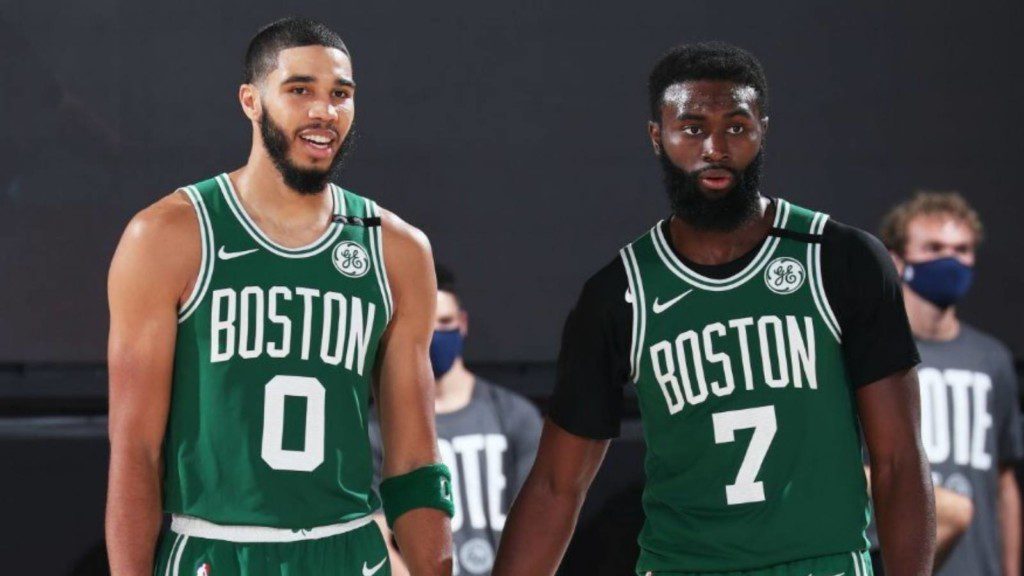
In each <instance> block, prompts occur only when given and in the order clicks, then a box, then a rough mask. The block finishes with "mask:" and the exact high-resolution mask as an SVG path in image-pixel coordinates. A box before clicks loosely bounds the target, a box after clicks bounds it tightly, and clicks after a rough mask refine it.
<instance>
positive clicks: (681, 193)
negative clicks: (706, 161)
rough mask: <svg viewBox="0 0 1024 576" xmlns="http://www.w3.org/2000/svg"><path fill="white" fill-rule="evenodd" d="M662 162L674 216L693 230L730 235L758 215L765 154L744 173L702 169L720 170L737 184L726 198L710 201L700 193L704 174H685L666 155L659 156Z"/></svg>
mask: <svg viewBox="0 0 1024 576" xmlns="http://www.w3.org/2000/svg"><path fill="white" fill-rule="evenodd" d="M658 161H659V162H660V164H661V169H662V172H663V178H664V182H665V190H666V192H667V193H668V197H669V201H670V202H671V205H672V214H674V215H675V216H676V217H678V218H679V219H680V220H682V221H683V222H686V223H687V224H689V225H690V226H693V227H694V228H697V229H700V230H713V231H720V232H728V231H729V230H735V229H736V228H738V227H739V225H740V224H743V223H744V222H746V221H747V220H748V219H750V218H752V217H754V216H755V215H756V214H757V213H758V188H759V187H760V185H761V165H762V163H763V162H764V151H763V150H762V151H760V152H758V153H757V156H755V157H754V159H753V160H752V161H751V162H750V164H749V165H748V166H747V167H746V168H745V169H743V171H742V172H739V171H736V170H733V169H731V168H726V167H724V166H715V165H712V166H709V167H707V168H703V169H702V170H707V169H709V168H719V169H722V170H728V171H729V172H730V173H732V175H733V180H734V182H735V184H733V187H732V189H731V190H729V191H728V192H727V193H726V194H725V196H722V197H721V198H718V199H710V198H708V197H707V196H705V195H704V192H702V191H701V190H700V187H699V185H698V180H700V174H701V171H700V170H698V171H696V172H686V171H684V170H681V169H680V168H678V167H677V166H676V165H675V164H673V163H672V161H671V160H669V158H668V156H667V155H665V154H664V153H661V154H659V155H658Z"/></svg>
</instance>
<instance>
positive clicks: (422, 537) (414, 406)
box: [377, 212, 452, 576]
mask: <svg viewBox="0 0 1024 576" xmlns="http://www.w3.org/2000/svg"><path fill="white" fill-rule="evenodd" d="M382 226H383V236H384V242H383V244H384V260H385V265H386V267H387V270H388V281H389V284H390V287H391V293H392V297H393V299H394V314H393V316H392V318H391V324H390V325H389V326H388V330H387V331H386V332H385V334H384V337H383V338H382V340H381V351H380V356H379V358H380V362H379V364H378V375H377V382H378V390H377V400H378V402H379V403H380V408H379V410H380V420H381V436H382V438H383V441H384V466H383V478H384V481H385V482H386V481H387V479H389V478H393V477H398V476H402V475H405V474H407V473H409V472H412V471H414V470H417V469H420V468H422V467H424V466H427V465H430V464H435V463H437V462H439V458H438V453H437V438H436V436H435V431H434V378H433V373H432V372H431V370H430V359H429V349H430V338H431V336H432V335H433V329H434V309H435V308H436V306H437V280H436V278H434V262H433V256H432V255H431V252H430V243H429V241H428V240H427V237H426V236H425V235H424V234H423V233H422V232H420V231H419V230H417V229H415V228H413V227H412V226H410V225H408V224H406V223H405V222H403V221H402V220H401V219H399V218H398V217H396V216H395V215H393V214H391V213H389V212H385V213H384V216H383V222H382ZM392 528H393V530H394V533H395V537H396V539H397V541H398V546H399V548H400V549H401V551H402V557H403V558H404V560H405V563H406V565H407V566H408V567H409V572H410V573H412V574H413V575H414V576H427V575H431V576H433V575H440V574H451V571H452V544H451V526H450V523H449V520H448V517H447V515H446V514H445V513H444V512H441V511H440V510H436V509H434V508H415V509H413V510H410V511H409V512H406V513H405V514H402V515H401V516H399V517H398V518H397V520H396V521H395V522H394V525H393V526H392Z"/></svg>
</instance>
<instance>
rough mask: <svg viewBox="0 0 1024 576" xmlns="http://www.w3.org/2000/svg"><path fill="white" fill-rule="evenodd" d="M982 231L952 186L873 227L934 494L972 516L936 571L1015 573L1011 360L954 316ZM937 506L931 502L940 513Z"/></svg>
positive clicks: (1015, 429) (962, 575)
mask: <svg viewBox="0 0 1024 576" xmlns="http://www.w3.org/2000/svg"><path fill="white" fill-rule="evenodd" d="M981 237H982V223H981V219H980V218H979V217H978V214H977V212H975V211H974V209H973V208H971V206H970V204H968V203H967V201H966V200H964V198H963V197H962V196H960V195H959V194H957V193H955V192H923V193H919V194H917V195H915V196H914V197H913V198H911V199H909V200H907V201H905V202H902V203H901V204H899V205H898V206H896V207H894V208H893V209H892V210H891V211H890V212H889V214H888V215H886V217H885V220H884V222H883V224H882V229H881V238H882V241H883V242H885V245H886V246H887V247H888V248H889V250H890V252H891V253H892V257H893V260H894V261H895V262H896V268H897V270H898V271H899V272H900V274H901V276H902V278H903V296H904V299H905V301H906V305H907V315H908V317H909V319H910V326H911V328H912V330H913V333H914V337H915V338H916V340H917V346H918V349H919V350H920V351H921V366H920V367H919V369H918V373H919V375H920V385H921V400H922V402H921V408H922V409H921V424H922V425H921V437H922V440H923V444H924V448H925V453H926V454H927V455H928V459H929V461H930V462H931V466H932V480H933V482H934V483H935V485H936V489H935V491H936V493H937V494H938V493H939V492H940V490H942V491H943V492H946V491H949V492H953V493H954V494H959V495H962V496H961V497H965V498H969V499H970V502H971V503H973V510H974V514H973V517H974V521H973V522H971V523H970V527H969V528H968V529H967V531H966V533H965V534H963V536H962V537H961V538H960V539H959V541H957V542H955V546H953V547H952V550H951V551H950V552H949V556H948V558H946V561H945V563H944V564H943V565H942V569H941V570H939V571H937V572H936V573H937V574H939V575H941V576H1019V575H1020V555H1021V504H1020V489H1019V487H1018V486H1017V479H1016V476H1015V475H1014V465H1015V464H1016V463H1017V462H1018V461H1019V460H1020V459H1021V457H1022V456H1024V438H1022V431H1021V415H1020V400H1019V395H1020V391H1019V389H1018V386H1017V375H1016V371H1015V370H1014V367H1013V356H1012V355H1011V354H1010V351H1009V350H1007V349H1006V346H1004V345H1003V344H1002V343H1001V342H999V341H998V340H996V339H995V338H993V337H992V336H990V335H988V334H986V333H984V332H982V331H980V330H978V329H977V328H975V327H973V326H971V325H969V324H967V323H965V322H963V321H962V320H960V318H959V317H958V315H957V304H958V303H959V302H960V301H961V300H962V299H963V298H964V296H966V295H967V291H968V290H969V288H970V286H971V283H972V280H973V276H974V262H975V254H976V250H977V246H978V244H979V243H980V242H981ZM943 489H945V490H943ZM954 497H955V496H954ZM946 508H948V504H946V503H945V502H943V500H937V501H936V512H937V513H938V514H939V517H940V518H941V517H942V516H945V515H947V514H948V513H947V511H946ZM940 526H941V524H940ZM940 536H941V533H940ZM883 547H884V543H883Z"/></svg>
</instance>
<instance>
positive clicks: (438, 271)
mask: <svg viewBox="0 0 1024 576" xmlns="http://www.w3.org/2000/svg"><path fill="white" fill-rule="evenodd" d="M434 275H435V276H437V290H438V291H439V292H447V293H449V294H451V295H453V296H455V298H456V299H458V297H459V293H458V285H457V283H456V282H455V273H454V272H452V270H451V268H448V267H447V266H445V265H444V264H434Z"/></svg>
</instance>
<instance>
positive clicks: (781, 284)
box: [764, 256, 807, 294]
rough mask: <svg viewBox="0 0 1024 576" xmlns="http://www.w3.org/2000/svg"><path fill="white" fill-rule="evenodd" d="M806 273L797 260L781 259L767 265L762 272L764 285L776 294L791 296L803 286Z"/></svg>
mask: <svg viewBox="0 0 1024 576" xmlns="http://www.w3.org/2000/svg"><path fill="white" fill-rule="evenodd" d="M806 278H807V272H806V271H805V270H804V265H803V264H801V263H800V261H799V260H795V259H793V258H788V257H785V256H783V257H781V258H776V259H775V260H772V261H771V262H770V263H768V268H766V269H765V271H764V283H765V285H766V286H768V289H769V290H771V291H772V292H775V293H776V294H792V293H793V292H796V291H797V289H799V288H800V287H801V286H803V285H804V280H805V279H806Z"/></svg>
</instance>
